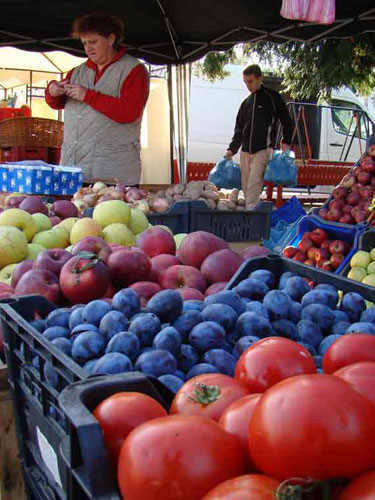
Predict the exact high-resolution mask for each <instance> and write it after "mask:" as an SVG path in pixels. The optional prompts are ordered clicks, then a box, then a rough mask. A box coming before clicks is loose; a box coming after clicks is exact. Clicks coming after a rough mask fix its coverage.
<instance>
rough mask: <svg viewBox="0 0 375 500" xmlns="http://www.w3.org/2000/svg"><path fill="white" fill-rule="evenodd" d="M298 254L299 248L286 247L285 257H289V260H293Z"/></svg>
mask: <svg viewBox="0 0 375 500" xmlns="http://www.w3.org/2000/svg"><path fill="white" fill-rule="evenodd" d="M297 252H298V248H297V247H291V246H289V247H285V248H284V250H283V255H284V257H288V258H289V259H292V258H293V257H294V256H295V255H296V253H297Z"/></svg>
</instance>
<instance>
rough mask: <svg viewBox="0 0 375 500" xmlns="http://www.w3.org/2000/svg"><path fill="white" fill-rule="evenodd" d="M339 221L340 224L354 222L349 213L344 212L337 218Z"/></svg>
mask: <svg viewBox="0 0 375 500" xmlns="http://www.w3.org/2000/svg"><path fill="white" fill-rule="evenodd" d="M339 222H341V223H342V224H354V223H355V220H354V219H353V217H352V216H351V215H350V214H344V215H342V216H341V217H340V218H339Z"/></svg>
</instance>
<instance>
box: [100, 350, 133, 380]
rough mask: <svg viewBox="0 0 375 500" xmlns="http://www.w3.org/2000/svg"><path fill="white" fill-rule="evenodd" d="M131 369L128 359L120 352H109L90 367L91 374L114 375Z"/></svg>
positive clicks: (131, 365)
mask: <svg viewBox="0 0 375 500" xmlns="http://www.w3.org/2000/svg"><path fill="white" fill-rule="evenodd" d="M131 371H133V364H132V362H131V361H130V359H129V358H128V357H127V356H126V355H125V354H122V353H120V352H109V353H107V354H104V356H102V357H101V358H99V359H98V360H97V361H96V363H95V366H94V367H93V368H92V372H91V373H92V375H114V374H116V373H125V372H131Z"/></svg>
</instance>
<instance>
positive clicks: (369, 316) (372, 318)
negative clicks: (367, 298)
mask: <svg viewBox="0 0 375 500" xmlns="http://www.w3.org/2000/svg"><path fill="white" fill-rule="evenodd" d="M360 321H366V322H368V323H374V324H375V307H368V308H367V309H366V310H365V311H363V313H362V314H361V317H360Z"/></svg>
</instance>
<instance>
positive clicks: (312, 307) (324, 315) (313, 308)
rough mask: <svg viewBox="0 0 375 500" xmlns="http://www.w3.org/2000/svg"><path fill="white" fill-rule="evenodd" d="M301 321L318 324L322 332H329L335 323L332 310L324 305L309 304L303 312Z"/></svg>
mask: <svg viewBox="0 0 375 500" xmlns="http://www.w3.org/2000/svg"><path fill="white" fill-rule="evenodd" d="M301 319H308V320H310V321H312V322H313V323H317V324H318V325H319V327H320V329H321V330H322V332H324V331H328V330H329V329H330V328H331V327H332V325H333V323H334V321H335V317H334V315H333V311H332V309H330V308H329V307H328V306H324V305H323V304H309V305H308V306H306V307H304V308H303V309H302V312H301Z"/></svg>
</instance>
